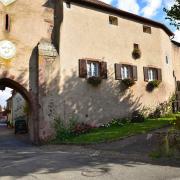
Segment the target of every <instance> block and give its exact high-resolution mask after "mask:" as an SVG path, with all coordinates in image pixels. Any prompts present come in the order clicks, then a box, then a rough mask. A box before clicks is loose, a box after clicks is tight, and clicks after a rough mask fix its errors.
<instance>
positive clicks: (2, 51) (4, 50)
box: [0, 40, 16, 60]
mask: <svg viewBox="0 0 180 180" xmlns="http://www.w3.org/2000/svg"><path fill="white" fill-rule="evenodd" d="M15 55H16V46H15V45H14V44H13V43H12V42H11V41H7V40H3V41H0V58H2V59H5V60H9V59H12V58H13V57H14V56H15Z"/></svg>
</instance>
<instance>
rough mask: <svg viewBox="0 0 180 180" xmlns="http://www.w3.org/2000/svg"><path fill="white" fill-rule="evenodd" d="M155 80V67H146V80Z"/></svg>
mask: <svg viewBox="0 0 180 180" xmlns="http://www.w3.org/2000/svg"><path fill="white" fill-rule="evenodd" d="M155 80H157V70H156V69H155V68H149V69H148V81H155Z"/></svg>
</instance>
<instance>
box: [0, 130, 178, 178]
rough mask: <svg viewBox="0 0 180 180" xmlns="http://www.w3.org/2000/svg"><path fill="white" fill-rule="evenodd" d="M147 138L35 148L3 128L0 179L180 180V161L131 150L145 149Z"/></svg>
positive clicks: (0, 133)
mask: <svg viewBox="0 0 180 180" xmlns="http://www.w3.org/2000/svg"><path fill="white" fill-rule="evenodd" d="M146 136H147V135H142V136H137V137H136V138H129V140H128V139H126V140H124V141H117V142H114V143H108V144H101V145H93V146H72V145H68V146H67V145H61V146H52V145H49V146H40V147H35V146H32V145H30V144H29V143H27V141H26V140H25V139H24V138H22V137H19V136H14V134H13V131H12V130H9V129H6V128H3V129H2V128H0V180H14V179H25V180H34V179H42V180H44V179H45V180H46V179H47V180H49V179H50V180H51V179H53V178H54V179H59V180H86V179H87V180H180V159H179V160H178V159H176V160H174V161H171V160H169V159H163V160H152V159H150V158H149V157H148V156H147V155H146V153H147V149H148V148H145V149H146V150H145V151H144V150H143V151H142V152H141V151H139V148H138V147H137V146H136V147H135V148H134V150H132V151H129V149H131V148H132V147H133V146H134V143H135V141H136V142H138V139H139V140H140V141H142V144H144V145H143V146H146V143H144V140H145V139H146ZM143 137H144V138H143ZM131 144H132V147H131ZM137 144H138V143H137ZM143 146H141V148H143ZM126 147H127V149H126Z"/></svg>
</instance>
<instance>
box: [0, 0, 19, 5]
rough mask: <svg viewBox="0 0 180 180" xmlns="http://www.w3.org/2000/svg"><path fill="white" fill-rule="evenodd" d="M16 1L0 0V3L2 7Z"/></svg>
mask: <svg viewBox="0 0 180 180" xmlns="http://www.w3.org/2000/svg"><path fill="white" fill-rule="evenodd" d="M15 1H16V0H0V2H1V3H2V4H3V5H4V6H8V5H10V4H12V3H13V2H15Z"/></svg>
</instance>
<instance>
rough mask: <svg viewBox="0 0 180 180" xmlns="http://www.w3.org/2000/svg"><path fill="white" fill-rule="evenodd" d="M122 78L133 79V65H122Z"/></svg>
mask: <svg viewBox="0 0 180 180" xmlns="http://www.w3.org/2000/svg"><path fill="white" fill-rule="evenodd" d="M121 77H122V79H132V66H128V65H123V66H122V67H121Z"/></svg>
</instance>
